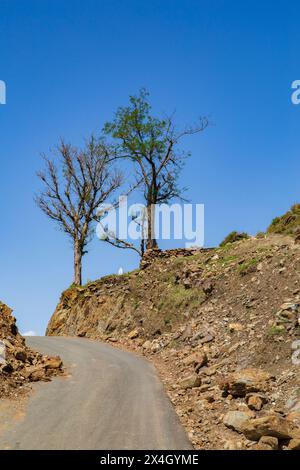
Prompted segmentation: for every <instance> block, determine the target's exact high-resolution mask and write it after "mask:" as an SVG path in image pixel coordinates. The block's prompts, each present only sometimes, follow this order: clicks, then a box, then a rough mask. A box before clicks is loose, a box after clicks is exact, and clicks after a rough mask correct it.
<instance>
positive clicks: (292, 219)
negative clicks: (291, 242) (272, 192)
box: [267, 204, 300, 235]
mask: <svg viewBox="0 0 300 470" xmlns="http://www.w3.org/2000/svg"><path fill="white" fill-rule="evenodd" d="M297 231H300V204H294V205H293V206H292V207H291V208H290V210H289V211H288V212H286V213H285V214H283V215H282V216H280V217H275V218H274V219H273V220H272V223H271V224H270V225H269V227H268V229H267V232H268V233H281V234H286V235H291V234H294V233H296V232H297Z"/></svg>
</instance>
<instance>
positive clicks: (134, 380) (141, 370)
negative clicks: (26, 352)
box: [0, 337, 191, 450]
mask: <svg viewBox="0 0 300 470" xmlns="http://www.w3.org/2000/svg"><path fill="white" fill-rule="evenodd" d="M27 344H28V345H29V346H30V347H31V348H33V349H36V350H38V351H40V352H42V353H45V354H49V355H60V356H61V357H62V359H63V361H64V365H65V367H66V368H67V373H68V375H67V376H66V377H57V378H54V379H53V380H52V381H51V382H48V383H37V384H35V385H34V391H33V392H32V393H31V395H30V397H29V399H28V402H27V403H26V404H25V406H24V412H23V413H20V416H19V418H18V419H13V420H12V419H11V420H8V421H9V422H8V423H7V422H6V428H5V430H3V429H2V432H0V448H1V449H67V450H73V449H95V450H114V449H122V450H124V449H130V450H134V449H150V450H153V449H157V450H162V449H167V450H183V449H191V444H190V443H189V441H188V439H187V436H186V434H185V431H184V430H183V428H182V427H181V425H180V423H179V420H178V417H177V415H176V414H175V411H174V410H173V407H172V405H171V403H170V401H169V399H168V398H167V396H166V394H165V391H164V390H163V387H162V385H161V382H160V381H159V379H158V377H157V375H156V372H155V369H154V368H153V367H152V365H151V364H149V363H148V362H147V361H145V360H143V359H142V358H139V357H138V356H136V355H134V354H131V353H128V352H123V351H120V350H118V349H116V348H113V347H111V346H109V345H106V344H103V343H100V342H96V341H91V340H88V339H80V338H63V337H31V338H27ZM2 418H3V420H4V421H5V419H4V417H2ZM3 420H2V422H3ZM0 421H1V416H0Z"/></svg>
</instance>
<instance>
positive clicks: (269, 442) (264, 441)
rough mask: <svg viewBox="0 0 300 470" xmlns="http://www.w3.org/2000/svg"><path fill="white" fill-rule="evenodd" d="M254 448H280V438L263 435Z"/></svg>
mask: <svg viewBox="0 0 300 470" xmlns="http://www.w3.org/2000/svg"><path fill="white" fill-rule="evenodd" d="M252 450H278V439H277V437H272V436H262V437H261V438H260V440H259V442H258V443H257V444H255V445H254V446H253V447H252Z"/></svg>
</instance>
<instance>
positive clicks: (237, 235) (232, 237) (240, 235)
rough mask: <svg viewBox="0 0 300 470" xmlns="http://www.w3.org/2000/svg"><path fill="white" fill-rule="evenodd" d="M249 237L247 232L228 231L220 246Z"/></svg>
mask: <svg viewBox="0 0 300 470" xmlns="http://www.w3.org/2000/svg"><path fill="white" fill-rule="evenodd" d="M247 238H249V235H248V233H245V232H235V231H233V232H230V233H229V234H228V235H227V237H225V238H224V240H223V241H222V242H221V243H220V247H223V246H225V245H227V243H235V242H238V241H240V240H245V239H247Z"/></svg>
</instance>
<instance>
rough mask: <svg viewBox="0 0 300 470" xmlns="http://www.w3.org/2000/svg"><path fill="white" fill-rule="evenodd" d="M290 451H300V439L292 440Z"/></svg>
mask: <svg viewBox="0 0 300 470" xmlns="http://www.w3.org/2000/svg"><path fill="white" fill-rule="evenodd" d="M288 449H289V450H300V439H291V440H290V442H289V445H288Z"/></svg>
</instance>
